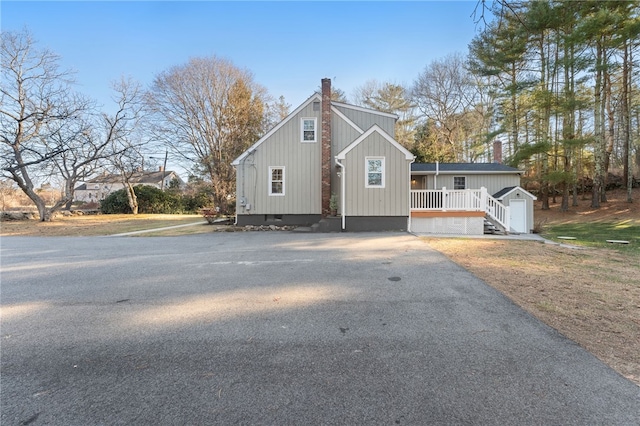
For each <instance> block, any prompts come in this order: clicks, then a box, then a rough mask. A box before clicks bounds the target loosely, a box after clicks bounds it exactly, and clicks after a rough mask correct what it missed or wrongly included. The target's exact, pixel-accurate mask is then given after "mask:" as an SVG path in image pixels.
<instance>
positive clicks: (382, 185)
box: [364, 157, 385, 188]
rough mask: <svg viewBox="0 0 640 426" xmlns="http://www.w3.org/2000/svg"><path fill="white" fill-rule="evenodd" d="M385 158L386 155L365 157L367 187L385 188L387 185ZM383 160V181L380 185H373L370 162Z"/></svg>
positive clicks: (365, 182) (365, 181) (381, 172)
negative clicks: (370, 180) (370, 175)
mask: <svg viewBox="0 0 640 426" xmlns="http://www.w3.org/2000/svg"><path fill="white" fill-rule="evenodd" d="M384 159H385V157H365V158H364V184H365V188H384V185H385V167H384ZM377 160H380V161H381V169H382V170H381V171H380V174H381V175H382V176H381V181H380V185H371V184H370V183H369V162H370V161H377Z"/></svg>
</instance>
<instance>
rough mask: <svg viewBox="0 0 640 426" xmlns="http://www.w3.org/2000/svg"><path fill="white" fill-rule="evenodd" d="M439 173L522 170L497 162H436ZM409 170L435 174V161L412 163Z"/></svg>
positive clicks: (416, 172)
mask: <svg viewBox="0 0 640 426" xmlns="http://www.w3.org/2000/svg"><path fill="white" fill-rule="evenodd" d="M437 171H438V173H439V174H452V173H466V174H501V173H506V174H514V173H517V174H521V173H522V171H521V170H518V169H516V168H515V167H509V166H505V165H504V164H498V163H438V164H437ZM411 172H412V173H415V174H424V175H428V174H435V173H436V163H413V164H412V165H411Z"/></svg>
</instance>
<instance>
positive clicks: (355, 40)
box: [0, 0, 481, 110]
mask: <svg viewBox="0 0 640 426" xmlns="http://www.w3.org/2000/svg"><path fill="white" fill-rule="evenodd" d="M475 7H476V1H475V0H473V1H413V2H388V1H377V2H364V1H357V2H301V1H300V2H294V1H286V2H285V1H283V2H266V1H263V2H246V1H236V2H220V1H194V2H170V1H134V2H127V1H106V2H93V1H67V2H58V1H46V2H35V1H6V0H2V2H0V8H1V9H0V12H1V26H2V30H3V31H6V30H9V31H13V30H21V29H23V28H25V27H26V28H28V29H29V30H30V31H31V32H32V34H33V35H34V38H35V39H36V40H37V41H38V46H40V47H47V48H49V49H51V50H52V51H54V52H55V53H57V54H58V55H60V56H61V62H60V64H61V65H62V67H63V68H65V69H69V68H70V69H73V70H74V71H75V72H76V75H75V77H76V81H77V83H78V87H77V89H78V90H79V91H80V92H82V93H84V94H86V95H88V96H90V97H92V98H94V99H96V100H97V101H98V102H99V103H100V104H103V105H105V109H106V110H109V109H110V108H112V104H110V102H111V101H110V95H111V92H110V83H111V82H112V81H114V80H117V79H119V78H120V77H121V76H125V77H132V78H134V79H135V80H138V81H139V82H141V83H142V84H143V85H144V86H145V87H146V86H149V85H150V84H151V82H152V81H153V78H154V76H155V75H157V74H158V73H160V72H161V71H164V70H166V69H168V68H170V67H172V66H174V65H182V64H184V63H186V62H187V61H188V59H189V58H191V57H204V56H211V55H216V56H219V57H224V58H227V59H229V60H231V61H232V62H233V63H234V64H235V65H236V66H237V67H239V68H246V69H248V70H250V71H251V72H252V73H253V75H254V78H255V81H256V82H257V83H259V84H261V85H263V86H264V87H265V88H266V89H267V91H268V92H269V93H270V94H271V95H272V96H273V97H274V98H277V97H279V96H280V95H283V96H284V97H285V100H286V101H287V102H288V103H289V104H291V105H292V108H295V107H296V106H298V105H299V104H300V103H302V102H303V101H304V100H305V99H306V98H307V97H309V96H310V95H311V94H313V92H314V91H315V90H316V89H318V87H319V85H320V79H321V78H324V77H329V78H331V79H332V80H333V86H334V87H337V88H339V89H341V90H343V91H344V92H345V93H346V95H347V96H348V97H351V94H352V93H353V90H354V89H355V88H356V87H358V86H361V85H362V84H363V83H365V82H366V81H367V80H371V79H377V80H378V81H381V82H382V81H391V82H394V83H399V84H405V85H410V84H411V83H412V82H413V81H414V80H415V79H416V77H417V76H418V74H419V73H420V72H421V71H422V70H423V69H424V68H425V66H427V65H428V64H429V63H430V62H431V61H433V60H435V59H439V58H442V57H444V56H446V55H447V54H449V53H453V52H461V53H466V51H467V45H468V43H469V42H470V41H471V39H472V38H473V37H474V35H475V34H477V32H478V31H480V30H481V27H479V26H477V25H476V24H475V23H474V18H473V17H472V14H473V11H474V9H475Z"/></svg>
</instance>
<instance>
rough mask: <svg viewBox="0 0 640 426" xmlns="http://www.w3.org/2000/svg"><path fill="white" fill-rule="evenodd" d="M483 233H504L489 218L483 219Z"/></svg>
mask: <svg viewBox="0 0 640 426" xmlns="http://www.w3.org/2000/svg"><path fill="white" fill-rule="evenodd" d="M484 233H485V234H487V235H496V234H498V235H504V231H503V230H502V229H500V228H498V227H497V226H496V225H494V224H493V223H492V222H491V221H490V220H488V219H486V218H485V220H484Z"/></svg>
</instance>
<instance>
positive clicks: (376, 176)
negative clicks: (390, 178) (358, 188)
mask: <svg viewBox="0 0 640 426" xmlns="http://www.w3.org/2000/svg"><path fill="white" fill-rule="evenodd" d="M365 173H366V174H365V177H364V178H365V182H366V185H365V187H366V188H384V157H366V158H365Z"/></svg>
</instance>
